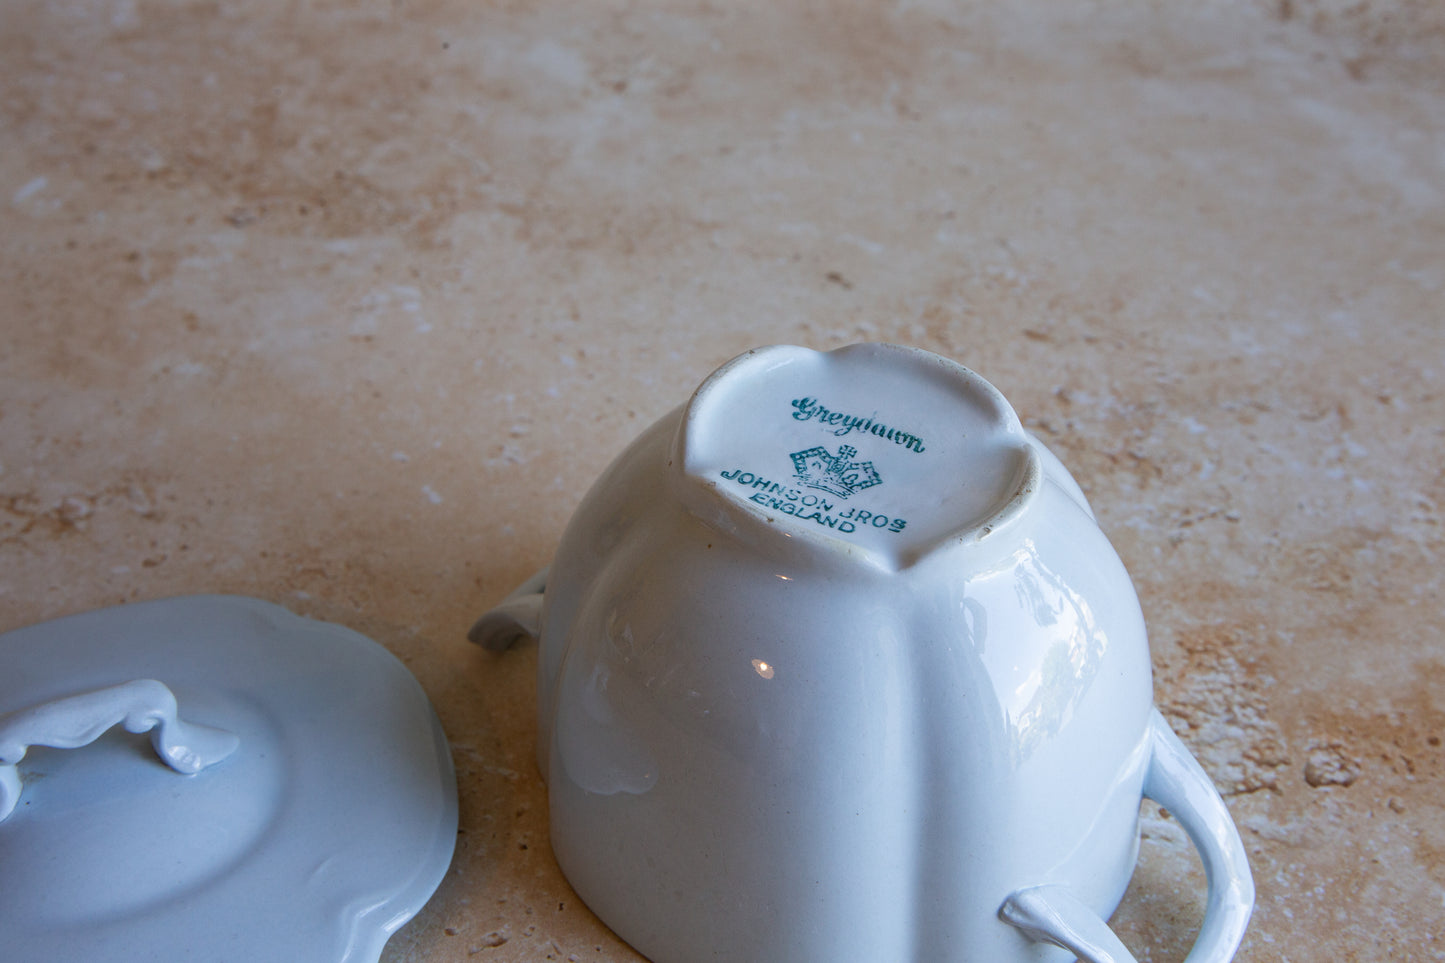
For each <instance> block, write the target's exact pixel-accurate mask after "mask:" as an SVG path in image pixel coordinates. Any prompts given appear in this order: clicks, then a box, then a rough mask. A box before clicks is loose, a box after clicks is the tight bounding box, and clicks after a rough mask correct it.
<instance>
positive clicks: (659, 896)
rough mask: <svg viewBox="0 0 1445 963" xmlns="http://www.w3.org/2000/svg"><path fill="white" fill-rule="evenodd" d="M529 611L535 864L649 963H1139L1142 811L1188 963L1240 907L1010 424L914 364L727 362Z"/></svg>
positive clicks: (1049, 482)
mask: <svg viewBox="0 0 1445 963" xmlns="http://www.w3.org/2000/svg"><path fill="white" fill-rule="evenodd" d="M542 582H543V580H542V579H541V578H539V579H538V580H536V581H534V582H533V583H531V584H529V585H527V586H524V587H523V588H522V589H520V590H519V591H518V592H517V593H514V595H513V596H512V597H511V598H509V600H508V601H507V602H506V603H504V604H503V605H502V606H501V607H499V608H498V609H497V610H495V611H493V612H491V613H489V614H488V615H486V616H484V617H483V618H482V620H481V621H480V622H479V623H478V625H477V627H476V629H475V630H474V633H473V637H474V638H475V639H476V640H477V641H480V642H483V643H484V644H488V645H491V646H493V647H500V646H502V645H505V644H506V643H508V642H510V641H511V640H512V639H513V638H515V637H516V636H517V635H519V634H524V633H532V634H538V635H539V637H540V640H541V651H540V657H539V692H538V702H539V744H538V755H539V762H540V764H541V768H542V771H543V773H544V774H545V775H546V777H547V780H548V785H549V794H550V803H551V826H552V843H553V847H554V850H555V852H556V855H557V859H558V861H559V863H560V864H561V866H562V869H563V871H564V872H565V873H566V875H567V878H568V880H569V881H570V882H571V883H572V885H573V886H574V888H575V889H576V890H577V892H578V893H579V894H580V895H581V896H582V898H583V899H584V900H585V901H586V902H587V904H588V905H589V906H590V907H591V908H592V909H593V910H594V911H595V912H596V913H597V914H598V916H599V917H601V918H602V919H603V920H604V921H605V922H606V923H607V924H608V925H609V926H611V927H612V928H613V929H614V930H615V931H616V932H617V933H618V934H619V935H620V936H621V937H622V938H623V939H625V940H627V941H628V942H629V943H631V944H632V945H633V946H634V947H636V948H637V949H638V950H639V951H640V952H642V953H643V954H644V955H646V956H648V957H649V958H650V959H652V960H654V961H656V963H694V961H698V960H704V959H709V960H711V959H716V960H730V961H739V963H758V961H778V963H784V961H786V963H823V961H828V963H835V961H838V960H878V961H920V963H921V961H925V960H926V961H940V960H952V961H988V963H1014V961H1018V963H1024V961H1067V960H1070V959H1073V958H1074V957H1075V956H1077V957H1079V958H1080V959H1083V960H1086V961H1091V963H1105V961H1128V960H1132V959H1133V958H1132V957H1131V956H1130V955H1129V953H1128V951H1127V950H1126V949H1125V948H1124V947H1123V946H1122V945H1121V944H1120V942H1119V941H1118V940H1117V938H1115V937H1114V935H1113V933H1112V932H1111V931H1110V930H1109V928H1108V926H1107V924H1106V923H1105V922H1104V920H1105V919H1106V918H1107V917H1108V915H1109V914H1110V913H1111V912H1112V911H1113V909H1114V907H1115V906H1116V905H1117V904H1118V902H1119V900H1120V898H1121V897H1122V895H1123V892H1124V889H1125V887H1126V886H1127V884H1128V882H1129V878H1130V875H1131V873H1132V871H1133V866H1134V861H1135V858H1136V856H1137V851H1138V813H1139V803H1140V799H1141V798H1142V797H1143V796H1146V795H1147V796H1150V797H1152V798H1154V799H1157V800H1158V801H1159V802H1161V803H1162V804H1163V805H1165V806H1167V807H1168V809H1169V810H1170V811H1171V812H1173V813H1174V814H1175V815H1176V816H1177V817H1178V818H1179V820H1180V821H1181V823H1182V824H1183V825H1184V827H1185V828H1186V829H1187V830H1188V831H1189V833H1190V835H1191V837H1192V838H1193V839H1194V840H1195V843H1196V845H1197V847H1198V848H1199V851H1200V854H1201V857H1202V858H1203V860H1204V864H1205V867H1206V870H1207V871H1208V874H1209V877H1210V894H1209V905H1208V909H1207V912H1206V918H1205V922H1204V928H1203V932H1202V933H1201V934H1200V936H1199V939H1198V941H1197V943H1196V945H1195V948H1194V951H1193V952H1192V953H1191V955H1190V957H1189V960H1190V961H1191V963H1224V961H1227V960H1229V959H1231V958H1232V956H1233V954H1234V951H1235V949H1236V948H1237V946H1238V944H1239V941H1240V939H1241V937H1242V935H1243V932H1244V928H1245V926H1246V924H1247V922H1248V918H1249V913H1250V908H1251V906H1252V902H1253V886H1252V883H1251V880H1250V875H1249V869H1248V865H1247V863H1246V859H1245V855H1244V850H1243V847H1242V845H1241V843H1240V840H1239V837H1238V834H1237V832H1236V831H1235V829H1234V826H1233V824H1232V822H1231V821H1230V818H1229V815H1228V811H1227V810H1226V809H1225V807H1224V804H1223V802H1222V801H1221V800H1220V798H1219V796H1218V794H1217V793H1216V792H1215V791H1214V789H1213V787H1212V786H1211V785H1210V784H1209V781H1208V779H1207V778H1206V777H1205V775H1204V773H1203V772H1202V771H1201V770H1200V769H1199V767H1198V765H1197V764H1196V763H1195V762H1194V760H1193V758H1192V757H1191V756H1190V755H1189V753H1188V752H1187V750H1185V749H1184V747H1183V746H1182V745H1181V744H1180V743H1179V741H1178V740H1177V739H1176V738H1175V737H1174V735H1173V733H1172V732H1170V731H1169V728H1168V726H1167V725H1166V724H1165V723H1164V722H1163V720H1162V719H1161V718H1160V716H1159V715H1158V714H1157V712H1155V711H1154V709H1153V707H1152V693H1151V681H1150V664H1149V651H1148V643H1147V639H1146V636H1145V629H1144V623H1143V618H1142V615H1141V613H1140V609H1139V604H1138V601H1137V598H1136V596H1135V594H1134V591H1133V587H1132V585H1131V583H1130V580H1129V577H1128V574H1127V573H1126V572H1125V570H1124V568H1123V565H1122V564H1121V562H1120V561H1119V559H1118V556H1117V555H1116V554H1115V553H1114V551H1113V549H1112V547H1111V546H1110V545H1109V542H1108V540H1107V539H1106V538H1105V537H1104V535H1103V533H1102V532H1101V531H1100V530H1099V527H1098V526H1097V525H1096V524H1095V521H1094V518H1093V515H1092V513H1091V511H1090V509H1089V507H1088V504H1087V502H1086V501H1085V499H1084V496H1083V494H1082V492H1081V491H1080V490H1079V487H1078V486H1077V484H1075V482H1074V481H1073V479H1072V478H1071V477H1070V476H1069V474H1068V472H1067V471H1065V469H1064V468H1063V466H1062V465H1061V464H1060V463H1059V462H1058V460H1057V459H1055V458H1054V457H1053V456H1052V455H1051V454H1049V453H1048V451H1047V450H1046V449H1045V448H1044V447H1043V446H1042V445H1041V444H1039V443H1038V442H1037V440H1035V439H1033V438H1032V437H1031V436H1029V435H1028V434H1027V433H1026V432H1025V431H1024V430H1023V428H1022V426H1021V425H1020V423H1019V420H1018V417H1017V416H1016V415H1015V413H1014V411H1013V409H1012V408H1010V406H1009V405H1008V403H1007V402H1006V401H1005V400H1004V398H1003V397H1002V396H1001V395H1000V394H999V393H998V392H997V391H996V390H995V389H994V388H993V387H992V386H991V385H989V384H988V383H986V382H985V381H983V380H982V379H981V378H979V377H978V376H977V375H975V374H973V373H972V372H970V371H968V370H966V369H964V368H962V367H960V366H958V365H957V364H954V363H953V362H950V361H947V360H945V359H943V358H939V357H937V356H934V355H931V354H928V353H926V352H923V351H919V350H916V349H909V348H901V347H896V346H891V345H880V344H860V345H853V346H851V347H848V348H842V349H839V350H837V351H833V352H830V353H819V352H815V351H811V350H807V349H803V348H796V347H771V348H763V349H759V350H756V351H751V352H749V353H747V354H746V355H743V356H741V357H739V358H736V359H734V360H733V361H732V362H729V363H728V364H727V365H725V366H724V367H723V368H721V369H719V370H718V371H717V372H716V373H714V374H713V375H712V376H711V377H709V378H708V379H707V381H706V382H705V383H704V384H703V385H702V386H701V387H700V388H699V389H698V391H697V393H696V394H695V395H694V396H693V398H692V400H691V401H690V402H689V403H688V404H687V405H686V406H685V407H684V408H682V409H680V410H678V411H676V412H674V413H673V414H671V415H669V416H668V417H666V418H664V419H662V420H661V421H660V422H658V423H657V424H655V425H654V426H652V427H651V428H650V429H649V430H648V431H647V432H646V433H644V434H643V435H642V436H641V437H640V438H639V439H638V440H637V441H636V442H634V443H633V444H632V445H631V446H630V447H629V448H628V449H627V450H626V451H624V452H623V453H622V455H621V456H620V457H619V458H618V459H617V460H616V461H615V462H614V463H613V464H612V465H611V467H609V468H608V469H607V471H606V472H605V473H604V474H603V476H602V477H601V478H600V479H599V480H598V482H597V483H596V484H595V485H594V487H593V488H592V490H591V491H590V492H589V494H588V495H587V497H586V498H585V499H584V501H583V503H582V505H581V506H580V507H579V508H578V510H577V512H576V514H575V516H574V517H573V519H572V522H571V524H570V525H569V527H568V529H567V531H566V534H565V535H564V537H563V540H562V543H561V545H560V547H559V549H558V552H557V556H556V561H555V563H554V565H553V566H552V568H551V571H550V573H549V574H548V575H546V577H545V591H543V590H542V589H543V584H542Z"/></svg>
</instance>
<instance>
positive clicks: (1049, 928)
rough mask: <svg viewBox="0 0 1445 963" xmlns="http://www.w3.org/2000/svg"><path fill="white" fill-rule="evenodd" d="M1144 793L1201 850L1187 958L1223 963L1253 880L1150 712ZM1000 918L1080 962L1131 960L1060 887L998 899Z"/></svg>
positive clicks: (1195, 769)
mask: <svg viewBox="0 0 1445 963" xmlns="http://www.w3.org/2000/svg"><path fill="white" fill-rule="evenodd" d="M1149 736H1150V746H1151V749H1150V758H1149V770H1148V772H1147V773H1146V775H1145V777H1144V795H1145V796H1147V797H1149V798H1150V799H1152V800H1154V801H1155V802H1157V803H1159V804H1160V805H1161V806H1163V807H1164V808H1165V809H1167V810H1169V811H1170V812H1171V813H1173V814H1174V815H1175V816H1176V817H1178V819H1179V822H1180V823H1181V824H1182V825H1183V826H1184V829H1185V831H1186V832H1188V833H1189V838H1190V839H1191V840H1193V842H1194V846H1195V848H1196V849H1197V850H1199V858H1200V861H1201V862H1203V864H1204V874H1205V876H1206V877H1207V878H1208V881H1209V901H1208V904H1207V905H1206V907H1205V910H1204V924H1203V926H1201V927H1200V930H1199V936H1198V937H1197V938H1196V939H1195V941H1194V948H1193V949H1191V950H1190V951H1189V956H1188V957H1187V958H1186V960H1185V963H1228V961H1229V960H1232V959H1233V958H1234V954H1235V951H1236V950H1238V949H1239V943H1240V941H1241V940H1242V939H1243V938H1244V930H1245V927H1246V926H1248V925H1249V916H1250V912H1251V911H1252V910H1253V908H1254V879H1253V877H1252V876H1251V875H1250V872H1249V861H1248V859H1247V858H1246V857H1245V853H1244V843H1243V841H1242V840H1241V839H1240V838H1239V831H1238V830H1237V829H1235V827H1234V822H1233V820H1231V819H1230V817H1229V810H1228V808H1226V807H1225V805H1224V800H1223V799H1221V798H1220V795H1219V793H1218V791H1216V790H1215V788H1214V785H1213V783H1211V782H1210V781H1209V777H1208V776H1207V775H1205V773H1204V770H1203V769H1202V768H1200V766H1199V763H1198V762H1196V761H1195V759H1194V757H1193V756H1192V755H1190V754H1189V750H1188V749H1186V748H1185V747H1184V743H1182V742H1180V741H1179V737H1178V736H1176V735H1175V734H1174V730H1172V729H1170V728H1169V723H1167V722H1165V721H1164V717H1163V716H1161V715H1160V714H1159V710H1158V709H1154V710H1151V713H1150V717H1149ZM999 917H1000V918H1001V919H1002V920H1003V921H1004V922H1006V923H1010V924H1012V925H1013V926H1015V927H1017V928H1018V929H1019V930H1020V931H1022V932H1023V933H1024V934H1025V935H1026V936H1028V937H1029V938H1030V939H1032V940H1035V941H1042V942H1047V943H1053V944H1054V945H1055V946H1061V947H1063V948H1064V949H1066V950H1070V951H1071V952H1073V953H1075V954H1077V955H1078V957H1079V960H1080V961H1081V963H1135V960H1134V957H1133V955H1132V954H1131V953H1130V952H1129V951H1128V950H1127V949H1126V948H1125V947H1124V944H1123V943H1121V942H1120V941H1119V938H1118V937H1117V936H1115V935H1114V931H1113V930H1111V929H1109V924H1108V923H1106V922H1105V921H1104V920H1103V919H1102V918H1101V917H1100V916H1099V914H1098V913H1096V912H1095V911H1094V910H1092V909H1090V908H1089V907H1088V906H1086V905H1085V904H1084V903H1083V901H1082V900H1080V899H1079V898H1078V897H1077V896H1075V895H1074V894H1073V893H1072V892H1070V891H1069V889H1068V888H1067V887H1064V886H1059V885H1045V886H1031V887H1028V888H1027V889H1021V890H1019V891H1018V892H1016V893H1014V894H1013V895H1011V896H1010V897H1009V898H1008V899H1007V900H1005V901H1004V904H1003V906H1002V907H1001V908H1000V909H999Z"/></svg>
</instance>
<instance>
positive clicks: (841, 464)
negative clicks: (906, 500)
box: [791, 445, 883, 498]
mask: <svg viewBox="0 0 1445 963" xmlns="http://www.w3.org/2000/svg"><path fill="white" fill-rule="evenodd" d="M856 454H858V449H856V448H854V447H853V446H852V445H844V446H843V447H841V448H839V449H838V454H836V455H834V454H831V453H830V452H829V451H828V449H826V448H824V447H823V446H822V445H819V446H818V447H816V448H809V449H807V450H806V451H795V452H793V454H792V456H791V457H792V459H793V469H794V471H795V474H794V475H793V477H794V478H796V479H798V481H800V482H802V483H803V484H804V485H806V486H807V487H809V488H816V489H818V490H819V491H824V492H827V493H828V494H830V495H837V496H838V497H839V498H847V497H848V496H849V495H852V494H854V493H855V492H860V491H862V490H863V489H865V488H872V487H873V486H874V485H879V484H882V483H883V478H882V476H881V475H879V474H878V470H877V469H876V468H874V467H873V463H872V462H871V461H861V462H860V461H854V460H853V456H854V455H856Z"/></svg>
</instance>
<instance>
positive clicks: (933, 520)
mask: <svg viewBox="0 0 1445 963" xmlns="http://www.w3.org/2000/svg"><path fill="white" fill-rule="evenodd" d="M674 462H675V464H676V466H677V467H678V468H679V469H680V470H681V472H682V473H683V475H684V476H685V477H686V478H687V479H689V480H690V481H691V482H692V483H693V484H692V485H691V486H690V487H691V488H692V489H693V490H694V491H697V490H702V491H710V492H716V493H717V495H718V496H721V499H722V502H723V504H725V505H729V506H731V507H732V509H733V512H732V514H733V516H734V518H735V519H737V520H739V521H742V522H743V523H744V524H746V519H748V518H751V519H753V520H754V521H761V522H762V523H764V524H765V525H767V526H771V527H772V529H773V530H775V531H777V532H780V533H783V534H785V535H787V536H789V537H790V538H795V539H797V538H801V539H804V540H806V541H809V542H813V543H816V544H819V545H823V546H832V547H834V548H837V549H839V550H841V552H842V553H844V554H847V555H849V556H852V557H854V558H858V559H862V560H866V561H868V562H871V563H872V564H874V565H876V566H878V567H880V568H884V569H888V570H893V569H898V568H904V567H907V566H909V565H911V564H913V563H914V562H916V561H918V560H919V559H920V558H922V557H923V556H925V555H927V554H929V553H930V552H932V551H934V550H935V549H936V548H938V547H940V546H941V545H943V544H945V543H958V542H966V541H970V540H977V539H978V538H982V537H984V536H986V535H988V534H989V533H990V532H992V531H994V530H997V529H998V528H999V527H1001V526H1003V525H1005V524H1007V523H1008V522H1009V521H1010V520H1012V518H1013V517H1015V516H1016V515H1017V514H1018V513H1019V511H1020V510H1021V508H1022V506H1023V504H1024V502H1025V501H1026V499H1027V497H1028V495H1029V494H1030V493H1031V492H1032V491H1034V490H1035V489H1036V488H1037V486H1038V484H1039V481H1040V473H1041V471H1042V467H1041V465H1040V462H1039V456H1038V455H1037V454H1036V453H1035V451H1034V449H1033V448H1032V447H1031V445H1030V443H1029V440H1028V435H1027V434H1026V433H1025V432H1024V429H1023V426H1022V425H1021V424H1020V423H1019V419H1018V416H1017V415H1016V414H1015V413H1014V410H1013V408H1012V407H1011V406H1010V405H1009V403H1008V402H1007V401H1006V400H1005V399H1004V397H1003V395H1001V394H1000V393H999V392H998V390H997V389H996V388H994V387H993V386H992V385H990V384H989V383H988V382H987V381H985V380H984V379H983V378H981V377H979V376H978V375H976V374H974V373H973V372H972V371H969V370H968V369H967V368H964V367H962V366H961V365H958V364H955V363H954V362H952V361H949V360H947V359H945V358H941V357H939V356H937V355H934V354H930V353H929V352H926V351H921V350H918V349H916V348H905V347H899V346H897V345H889V344H855V345H849V346H848V347H845V348H839V349H837V350H835V351H830V352H820V351H813V350H810V349H807V348H799V347H793V346H788V345H775V346H773V347H768V348H759V349H757V350H754V351H749V352H748V353H747V354H744V355H741V356H739V357H738V358H735V359H734V360H732V361H731V362H729V363H728V364H726V365H724V366H723V367H722V368H720V369H718V371H716V372H715V373H714V374H713V375H712V376H711V377H709V378H708V379H707V380H706V381H705V382H703V384H702V386H701V387H700V388H698V390H697V393H696V394H695V395H694V396H693V398H692V400H691V401H690V402H689V403H688V407H687V411H686V412H685V414H684V416H683V420H682V425H681V430H680V432H679V435H678V439H677V443H676V448H675V453H674ZM704 510H705V509H704Z"/></svg>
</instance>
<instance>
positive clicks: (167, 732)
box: [0, 679, 241, 822]
mask: <svg viewBox="0 0 1445 963" xmlns="http://www.w3.org/2000/svg"><path fill="white" fill-rule="evenodd" d="M176 712H177V710H176V697H175V696H174V695H173V694H172V693H171V690H170V689H169V688H167V687H166V686H165V685H164V684H162V683H160V682H157V681H156V680H154V679H136V680H134V681H132V682H122V683H121V684H120V685H113V686H109V687H107V688H104V689H96V690H95V691H93V692H81V693H77V694H75V695H69V696H64V697H63V698H59V699H53V700H51V701H50V702H46V703H42V704H41V705H38V706H31V707H30V708H28V709H20V710H19V711H16V712H10V713H7V714H5V715H3V716H0V822H3V821H4V820H5V818H6V817H7V816H9V815H10V814H11V813H12V812H13V811H14V810H15V804H16V803H17V802H19V800H20V771H19V769H17V768H16V767H17V766H18V765H19V763H20V760H22V759H24V758H25V753H26V752H27V751H28V750H29V749H30V747H31V746H52V747H54V748H56V749H78V748H79V747H81V746H85V745H89V744H90V743H92V742H94V741H95V740H96V739H99V738H100V737H101V735H103V734H104V733H105V732H106V730H108V729H110V728H111V727H112V726H114V725H116V724H117V723H124V724H125V727H126V730H127V731H129V732H146V731H147V730H149V731H150V734H151V745H152V746H154V747H155V750H156V754H157V755H158V756H160V757H161V759H162V760H164V761H165V764H166V765H168V766H170V767H171V768H172V769H174V770H175V771H176V772H179V773H185V774H186V775H191V774H193V773H197V772H200V771H201V770H202V769H205V768H206V767H207V766H213V765H215V764H216V763H218V762H220V761H221V760H222V759H225V758H226V757H227V756H229V755H230V754H231V753H233V752H235V751H236V747H237V746H238V745H239V744H240V741H241V740H240V739H238V738H237V737H236V736H235V734H234V733H230V732H226V731H225V730H224V729H213V728H211V727H210V726H202V725H197V724H196V723H194V722H184V721H182V720H181V718H180V717H179V716H178V715H177V714H176Z"/></svg>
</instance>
